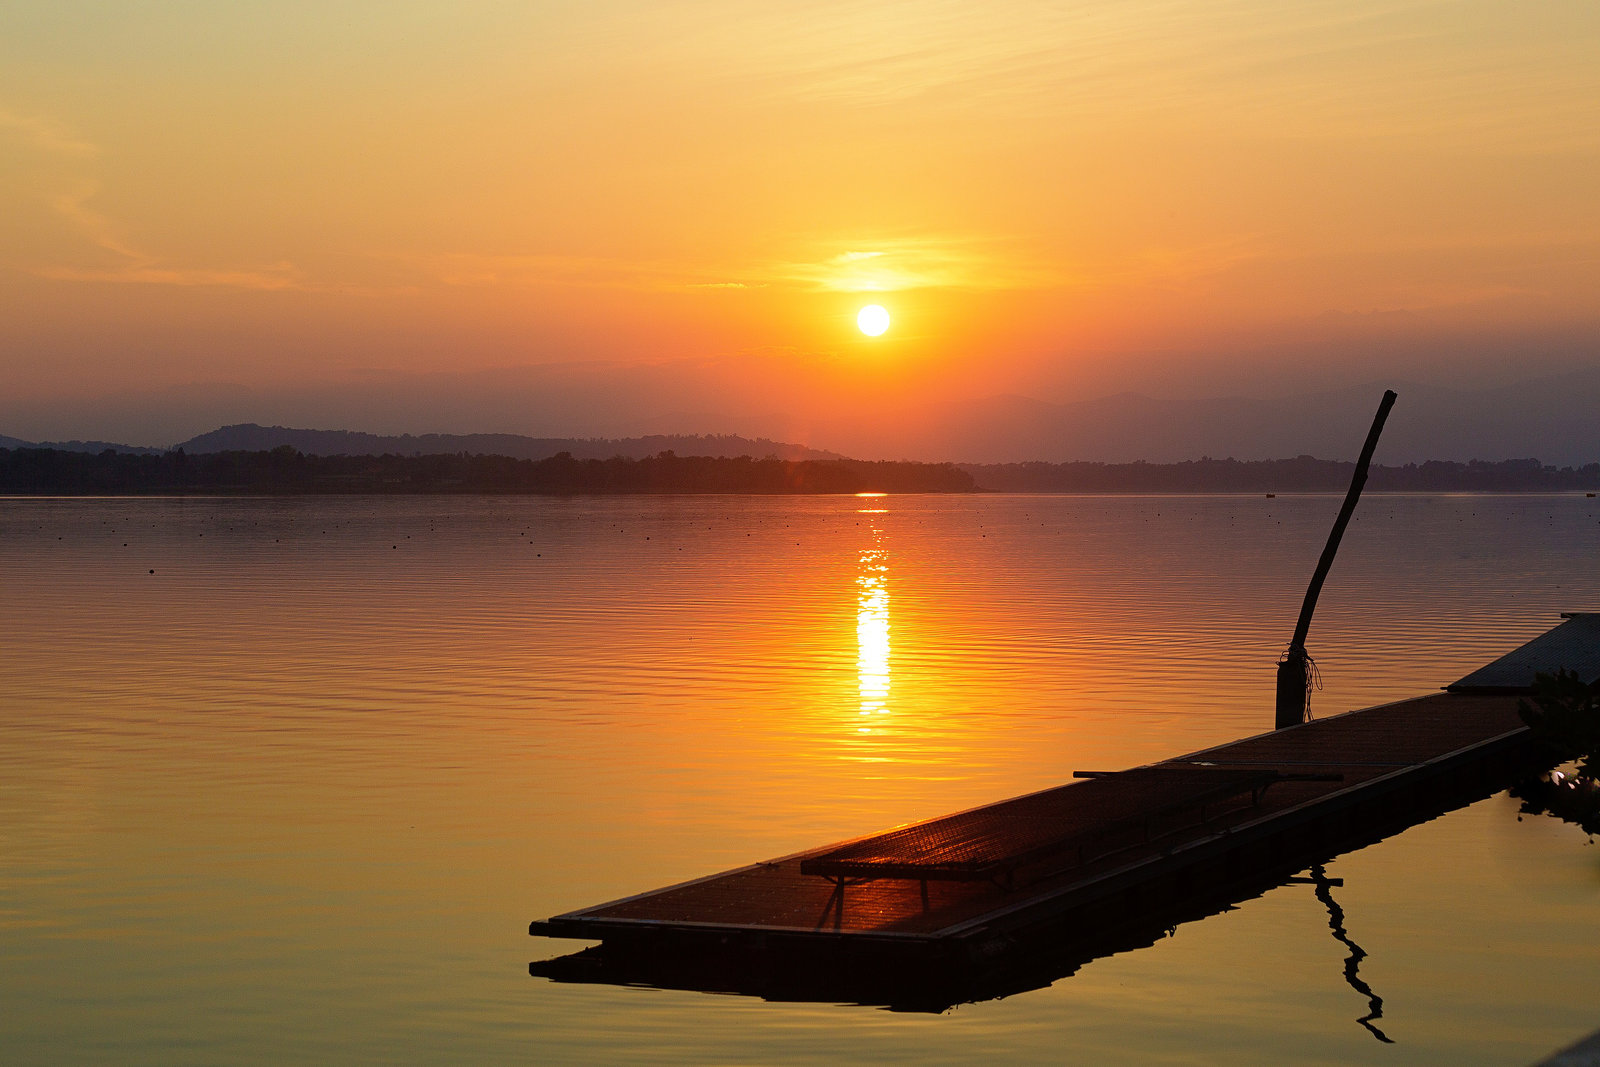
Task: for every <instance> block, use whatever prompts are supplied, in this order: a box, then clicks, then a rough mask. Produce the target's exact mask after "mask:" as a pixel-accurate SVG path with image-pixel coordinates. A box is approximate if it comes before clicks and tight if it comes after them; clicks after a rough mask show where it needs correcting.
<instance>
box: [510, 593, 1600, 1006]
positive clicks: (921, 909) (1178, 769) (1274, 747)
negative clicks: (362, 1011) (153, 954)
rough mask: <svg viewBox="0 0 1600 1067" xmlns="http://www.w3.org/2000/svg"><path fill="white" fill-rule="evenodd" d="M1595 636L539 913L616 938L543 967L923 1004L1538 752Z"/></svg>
mask: <svg viewBox="0 0 1600 1067" xmlns="http://www.w3.org/2000/svg"><path fill="white" fill-rule="evenodd" d="M1597 637H1600V615H1586V616H1570V617H1569V622H1568V623H1566V624H1564V625H1563V626H1560V627H1557V628H1556V629H1555V630H1552V631H1551V632H1550V633H1548V634H1546V635H1544V636H1543V637H1541V638H1539V639H1537V640H1536V641H1534V642H1531V643H1530V644H1529V645H1526V646H1524V647H1523V648H1522V649H1519V650H1517V652H1515V653H1512V654H1511V655H1509V656H1507V657H1503V658H1502V659H1501V660H1499V661H1496V664H1491V665H1490V666H1489V667H1486V668H1484V669H1483V670H1481V671H1478V672H1474V674H1473V675H1469V676H1468V677H1467V678H1465V679H1462V680H1461V681H1460V682H1457V683H1455V684H1454V685H1452V686H1451V687H1449V688H1448V691H1446V692H1440V693H1435V694H1432V695H1428V696H1422V697H1417V698H1415V699H1411V700H1402V701H1398V702H1395V703H1391V704H1384V705H1380V706H1378V707H1372V708H1366V709H1363V710H1359V711H1352V712H1347V713H1345V714H1342V715H1336V716H1331V717H1328V718H1324V719H1317V720H1314V721H1311V722H1307V723H1303V724H1299V725H1295V726H1290V727H1286V728H1282V729H1277V730H1273V731H1271V732H1268V733H1263V734H1260V735H1257V736H1255V737H1249V738H1245V739H1243V740H1240V741H1234V742H1232V743H1229V744H1225V745H1219V746H1216V747H1214V748H1208V749H1205V750H1202V751H1199V752H1192V753H1189V754H1187V755H1183V756H1178V757H1175V758H1173V759H1169V760H1164V761H1162V762H1159V763H1153V764H1148V765H1146V766H1142V767H1136V768H1132V769H1128V770H1123V771H1106V770H1103V769H1090V770H1086V771H1080V772H1078V773H1079V777H1080V778H1081V780H1079V781H1075V782H1073V783H1070V784H1066V785H1062V786H1059V787H1056V788H1054V789H1048V790H1044V791H1042V792H1038V793H1032V794H1029V795H1027V796H1022V797H1017V798H1014V799H1011V800H1005V801H1001V802H999V803H997V804H991V805H987V806H984V807H980V808H974V809H972V810H970V811H965V812H959V813H956V814H954V815H948V816H944V817H941V818H938V819H932V820H928V821H926V822H921V823H915V824H912V825H909V826H903V827H896V828H894V829H891V830H888V831H885V832H882V833H877V834H872V835H869V836H866V837H861V838H857V839H855V840H851V841H845V842H840V843H837V844H832V845H827V846H824V847H821V848H815V849H810V850H807V851H805V852H800V853H796V854H794V855H791V856H784V857H780V858H778V859H773V860H768V861H764V862H761V863H754V864H751V865H749V866H747V867H741V868H738V869H736V870H731V871H726V872H723V873H721V874H715V875H711V876H709V877H706V878H700V879H696V880H694V881H691V882H685V883H683V884H680V885H675V886H668V887H666V888H663V889H656V890H652V891H650V892H647V893H641V894H639V895H637V896H631V897H627V898H624V899H622V900H616V901H611V902H610V903H606V904H599V905H595V906H593V907H588V908H581V909H579V910H576V911H570V912H567V913H565V914H562V915H557V916H555V917H553V918H550V919H547V920H543V921H538V922H534V923H532V924H531V925H530V927H529V932H530V933H531V934H534V935H540V936H547V937H558V938H574V939H580V940H593V941H600V942H602V943H601V944H600V945H599V946H596V947H594V948H590V949H586V950H584V951H582V952H579V953H576V954H573V955H569V956H565V957H560V958H557V959H554V960H544V961H536V962H534V963H533V964H531V965H530V968H529V969H530V971H531V972H532V973H533V974H535V975H538V976H543V977H548V978H552V979H555V980H558V981H599V982H618V983H626V984H649V985H658V986H670V987H683V988H694V989H708V990H723V991H736V992H744V993H753V994H756V995H762V996H767V997H771V998H775V999H817V1000H836V1001H837V1000H850V1001H857V1002H862V1003H882V1004H889V1005H891V1006H894V1007H900V1008H911V1009H920V1010H940V1009H942V1008H943V1007H946V1006H948V1005H949V1004H953V1003H958V1002H960V1001H963V1000H973V999H981V998H983V997H987V996H996V995H1001V994H1003V993H1006V992H1010V991H1014V990H1016V989H1019V988H1031V987H1032V986H1035V985H1040V984H1047V983H1048V982H1049V981H1053V980H1054V979H1055V978H1057V977H1060V976H1061V975H1063V974H1067V973H1071V971H1072V970H1074V969H1076V967H1077V966H1078V965H1079V964H1081V963H1082V962H1084V961H1086V960H1088V959H1092V958H1095V957H1096V956H1099V955H1103V954H1105V953H1107V952H1110V951H1116V950H1118V949H1121V948H1127V947H1133V946H1135V945H1139V944H1147V943H1149V942H1151V941H1153V940H1154V939H1155V938H1157V937H1160V936H1162V934H1163V933H1164V932H1165V931H1166V930H1167V928H1169V927H1172V926H1175V925H1176V923H1177V922H1179V921H1184V920H1187V919H1190V918H1198V917H1200V916H1203V915H1205V914H1209V913H1211V912H1214V911H1218V910H1222V909H1223V908H1226V907H1229V906H1231V904H1232V903H1233V902H1235V901H1237V900H1240V899H1244V898H1245V897H1248V896H1252V895H1255V894H1258V893H1260V892H1262V891H1264V890H1266V889H1268V888H1270V887H1272V886H1273V885H1276V884H1280V883H1282V882H1284V881H1287V880H1290V879H1291V877H1292V876H1293V875H1295V874H1296V873H1297V872H1299V871H1303V870H1305V869H1306V868H1307V867H1309V866H1312V865H1314V864H1317V863H1321V862H1323V861H1325V860H1326V859H1329V858H1332V857H1333V856H1336V855H1338V854H1340V853H1341V852H1344V851H1348V850H1349V849H1351V848H1355V847H1360V846H1361V845H1364V844H1367V843H1370V842H1371V841H1374V840H1378V839H1381V838H1382V837H1384V836H1387V835H1388V834H1390V833H1394V832H1397V831H1398V830H1401V829H1404V828H1405V827H1407V826H1409V825H1413V824H1414V823H1416V822H1418V821H1421V820H1423V819H1426V818H1429V817H1432V816H1433V815H1437V814H1440V813H1442V812H1444V811H1448V810H1450V809H1451V808H1453V807H1458V806H1460V805H1462V804H1464V803H1468V802H1470V801H1472V800H1475V799H1478V798H1479V797H1481V796H1487V795H1490V794H1492V793H1494V792H1496V791H1498V790H1500V789H1503V788H1505V787H1506V786H1507V785H1509V784H1510V783H1511V782H1512V781H1514V780H1515V779H1516V778H1517V777H1519V776H1522V775H1525V774H1528V773H1531V772H1533V771H1536V770H1539V769H1542V766H1541V763H1543V762H1548V757H1547V756H1546V755H1545V754H1544V753H1543V751H1542V750H1541V749H1540V748H1539V747H1538V746H1536V745H1535V744H1534V743H1533V739H1532V738H1531V736H1530V734H1529V731H1528V728H1527V727H1526V726H1525V725H1524V724H1523V722H1522V720H1521V718H1520V716H1519V715H1518V712H1517V704H1518V700H1519V697H1518V695H1517V694H1518V693H1519V692H1521V691H1524V690H1525V689H1526V687H1527V686H1529V685H1531V683H1532V681H1533V673H1534V671H1535V670H1553V669H1555V668H1556V667H1560V666H1565V667H1567V668H1568V669H1575V670H1578V671H1579V672H1580V675H1583V676H1587V675H1590V674H1594V675H1600V647H1597V646H1600V641H1597V640H1596V638H1597ZM1480 678H1481V679H1484V680H1486V684H1483V685H1481V686H1480V685H1478V684H1476V683H1477V682H1478V680H1479V679H1480ZM1588 680H1592V679H1588Z"/></svg>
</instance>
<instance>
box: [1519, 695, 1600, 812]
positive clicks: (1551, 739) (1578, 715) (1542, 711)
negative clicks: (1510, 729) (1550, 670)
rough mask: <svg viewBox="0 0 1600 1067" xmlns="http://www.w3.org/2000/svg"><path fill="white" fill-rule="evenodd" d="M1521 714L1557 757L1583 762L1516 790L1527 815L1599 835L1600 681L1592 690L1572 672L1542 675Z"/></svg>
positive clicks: (1521, 706) (1520, 711)
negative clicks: (1542, 816)
mask: <svg viewBox="0 0 1600 1067" xmlns="http://www.w3.org/2000/svg"><path fill="white" fill-rule="evenodd" d="M1517 712H1518V714H1520V715H1521V716H1522V721H1523V722H1525V723H1527V724H1528V726H1529V728H1530V729H1531V730H1532V731H1533V732H1534V735H1535V737H1537V738H1538V739H1539V741H1540V743H1541V744H1543V745H1545V746H1546V747H1547V748H1548V749H1549V753H1550V756H1551V757H1552V758H1554V759H1562V760H1570V759H1576V760H1577V761H1578V766H1577V770H1576V772H1575V773H1573V774H1563V773H1561V772H1559V771H1557V772H1551V773H1550V774H1548V775H1546V776H1545V777H1543V778H1539V779H1535V780H1533V781H1529V782H1524V783H1522V784H1520V785H1518V786H1517V787H1516V788H1515V789H1513V790H1512V793H1513V794H1514V795H1515V796H1517V797H1518V798H1519V799H1520V800H1521V801H1522V810H1523V811H1524V812H1525V813H1528V814H1531V815H1540V814H1546V813H1548V814H1550V815H1554V816H1555V817H1556V818H1558V819H1564V820H1566V821H1567V822H1570V823H1573V824H1575V825H1577V826H1580V827H1582V828H1583V831H1584V832H1585V833H1587V834H1588V835H1589V836H1591V837H1593V836H1594V835H1595V834H1600V681H1596V682H1595V683H1594V684H1593V685H1590V684H1588V683H1586V682H1584V681H1583V680H1582V679H1580V678H1579V677H1578V676H1577V675H1576V674H1573V673H1572V672H1570V671H1559V672H1557V673H1556V674H1554V675H1550V674H1540V675H1538V676H1537V678H1536V679H1535V681H1534V688H1533V697H1532V700H1531V701H1530V700H1522V701H1519V702H1518V703H1517Z"/></svg>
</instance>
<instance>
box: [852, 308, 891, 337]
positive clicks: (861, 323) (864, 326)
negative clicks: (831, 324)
mask: <svg viewBox="0 0 1600 1067" xmlns="http://www.w3.org/2000/svg"><path fill="white" fill-rule="evenodd" d="M856 325H857V326H858V327H860V328H861V332H862V333H864V334H866V335H867V336H868V337H876V336H878V335H879V334H880V333H882V332H883V331H884V330H887V329H888V328H889V309H888V308H886V307H884V306H883V305H882V304H868V305H867V306H866V307H864V308H862V309H861V311H860V312H859V313H857V315H856Z"/></svg>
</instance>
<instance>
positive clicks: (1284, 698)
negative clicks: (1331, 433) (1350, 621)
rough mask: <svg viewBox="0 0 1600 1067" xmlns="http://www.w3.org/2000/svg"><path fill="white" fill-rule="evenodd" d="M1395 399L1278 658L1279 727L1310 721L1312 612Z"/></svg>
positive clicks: (1385, 404) (1389, 401) (1388, 396)
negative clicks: (1309, 634) (1308, 648)
mask: <svg viewBox="0 0 1600 1067" xmlns="http://www.w3.org/2000/svg"><path fill="white" fill-rule="evenodd" d="M1394 401H1395V393H1394V390H1393V389H1388V390H1385V391H1384V394H1383V401H1382V402H1381V403H1379V404H1378V414H1377V415H1376V416H1375V417H1374V418H1373V420H1372V429H1370V430H1368V431H1367V443H1366V444H1364V445H1362V446H1361V458H1360V459H1358V460H1356V474H1355V477H1354V478H1352V479H1351V480H1350V491H1349V492H1348V493H1346V494H1345V495H1344V506H1343V507H1341V508H1340V509H1339V517H1338V518H1337V519H1335V520H1334V522H1333V531H1332V532H1331V533H1329V534H1328V543H1327V545H1326V546H1325V547H1324V548H1323V550H1322V558H1321V559H1319V560H1317V570H1316V573H1314V574H1313V575H1312V576H1311V586H1310V587H1309V588H1308V589H1307V590H1306V599H1305V602H1304V603H1303V604H1301V605H1300V621H1299V622H1298V623H1296V624H1295V628H1294V637H1293V638H1292V639H1291V640H1290V641H1289V648H1288V650H1287V651H1286V652H1284V654H1283V658H1282V659H1280V660H1279V661H1278V715H1277V721H1276V723H1275V728H1276V729H1279V730H1281V729H1283V728H1284V727H1285V726H1297V725H1299V724H1300V723H1303V722H1305V721H1306V711H1307V709H1309V708H1310V706H1311V679H1312V674H1311V672H1312V670H1313V667H1314V664H1313V663H1312V661H1311V657H1310V656H1309V655H1307V654H1306V632H1307V631H1309V630H1310V629H1311V613H1312V612H1314V611H1316V610H1317V597H1318V596H1319V595H1320V594H1321V593H1322V583H1323V582H1324V581H1325V580H1327V577H1328V571H1329V570H1330V569H1332V567H1333V557H1334V554H1335V553H1336V552H1338V551H1339V540H1340V538H1342V537H1344V528H1345V527H1346V526H1348V525H1349V524H1350V516H1351V515H1352V514H1354V512H1355V510H1356V501H1358V500H1360V499H1361V487H1362V486H1364V485H1366V484H1367V468H1368V467H1370V466H1371V465H1372V453H1373V451H1374V450H1376V449H1377V447H1378V435H1379V434H1381V433H1383V422H1384V420H1385V419H1387V418H1388V417H1389V409H1390V408H1392V407H1394Z"/></svg>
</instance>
